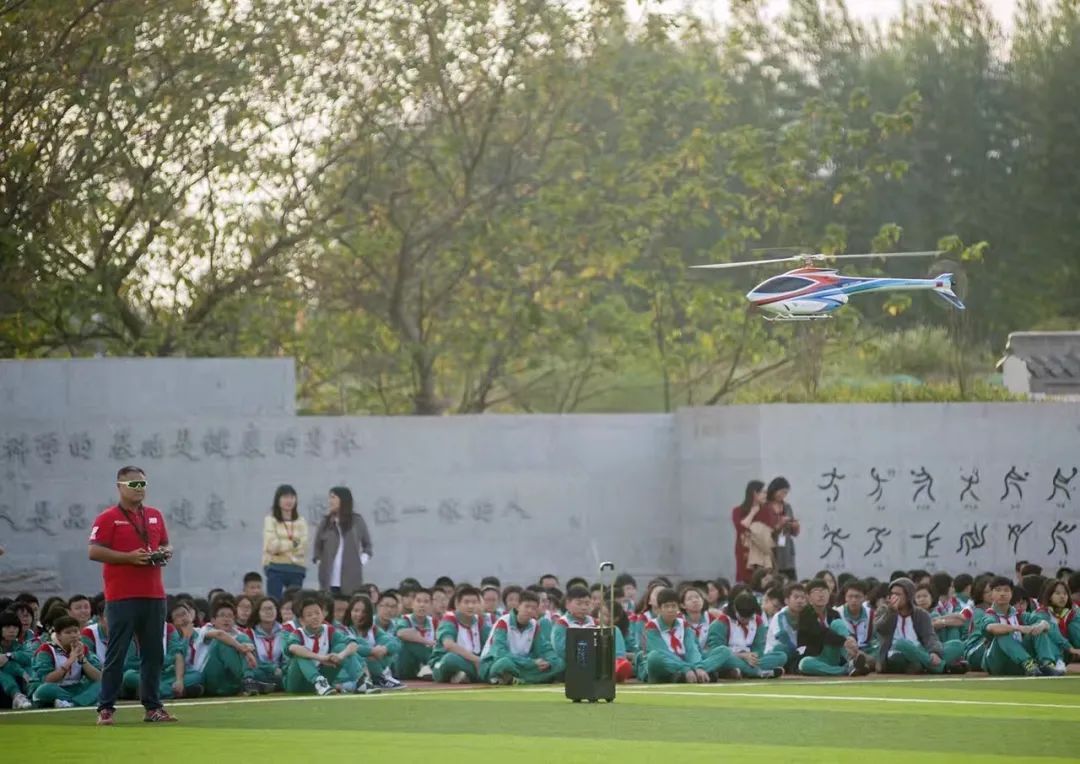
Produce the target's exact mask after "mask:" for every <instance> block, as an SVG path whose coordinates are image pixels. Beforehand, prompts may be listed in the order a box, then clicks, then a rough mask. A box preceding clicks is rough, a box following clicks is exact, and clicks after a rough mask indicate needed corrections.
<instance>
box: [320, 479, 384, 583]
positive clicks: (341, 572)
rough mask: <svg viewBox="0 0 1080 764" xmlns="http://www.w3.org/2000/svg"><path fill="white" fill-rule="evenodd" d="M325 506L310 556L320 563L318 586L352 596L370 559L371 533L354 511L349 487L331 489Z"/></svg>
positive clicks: (362, 580)
mask: <svg viewBox="0 0 1080 764" xmlns="http://www.w3.org/2000/svg"><path fill="white" fill-rule="evenodd" d="M328 507H329V511H328V512H327V513H326V516H325V517H323V519H322V522H321V523H319V530H318V531H316V533H315V549H314V555H313V558H314V561H315V562H316V563H318V565H319V588H320V589H323V590H324V591H325V590H329V591H331V592H333V593H334V594H337V593H339V592H344V593H345V594H347V595H352V594H354V593H356V592H357V590H358V589H360V587H361V586H362V585H363V583H364V566H365V565H367V563H368V560H370V559H371V534H369V533H368V528H367V523H365V522H364V518H362V517H361V516H360V515H358V514H356V513H355V512H353V496H352V492H351V491H350V490H349V489H348V488H345V487H343V486H335V487H334V488H331V489H330V497H329V500H328Z"/></svg>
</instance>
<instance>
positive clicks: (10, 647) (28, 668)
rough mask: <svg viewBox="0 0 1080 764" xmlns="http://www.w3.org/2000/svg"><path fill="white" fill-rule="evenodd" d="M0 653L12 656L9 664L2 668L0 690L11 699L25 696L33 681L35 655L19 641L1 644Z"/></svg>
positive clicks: (0, 671) (0, 669)
mask: <svg viewBox="0 0 1080 764" xmlns="http://www.w3.org/2000/svg"><path fill="white" fill-rule="evenodd" d="M0 653H7V654H9V655H10V656H11V658H10V659H9V660H8V662H7V663H5V664H4V665H3V667H0V690H2V691H3V693H4V694H5V695H7V696H8V697H9V698H14V697H15V696H16V695H25V694H26V693H27V692H28V691H29V686H30V682H31V681H33V674H32V673H31V672H32V670H33V665H34V653H33V652H32V651H31V650H30V648H29V647H28V646H27V645H26V644H25V643H23V642H20V641H18V640H17V639H15V640H12V641H11V642H3V643H0Z"/></svg>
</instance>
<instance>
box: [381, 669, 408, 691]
mask: <svg viewBox="0 0 1080 764" xmlns="http://www.w3.org/2000/svg"><path fill="white" fill-rule="evenodd" d="M375 684H376V685H377V686H378V687H381V688H382V689H384V690H402V689H404V688H405V683H404V682H401V681H398V680H397V679H394V677H393V676H392V675H391V674H390V672H386V673H385V674H383V675H382V676H380V677H379V678H378V679H376V680H375Z"/></svg>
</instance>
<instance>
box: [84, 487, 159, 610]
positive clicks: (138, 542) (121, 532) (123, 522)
mask: <svg viewBox="0 0 1080 764" xmlns="http://www.w3.org/2000/svg"><path fill="white" fill-rule="evenodd" d="M133 522H134V523H136V524H137V527H136V526H133V525H132V523H133ZM140 530H141V531H142V533H140V532H139V531H140ZM144 535H145V536H146V538H147V540H148V541H149V542H150V543H149V546H148V545H147V543H146V541H143V536H144ZM90 543H91V544H100V545H101V546H103V547H107V548H109V549H112V550H113V551H116V552H134V551H135V550H136V549H143V548H147V546H148V548H149V549H150V550H151V551H153V550H154V549H157V548H158V547H162V546H167V545H168V543H169V533H168V531H166V530H165V518H164V517H163V516H162V514H161V513H160V512H159V511H157V510H156V509H154V508H153V507H147V506H142V507H139V508H138V509H136V510H134V511H127V512H125V511H124V510H123V509H121V508H120V506H119V505H113V506H111V507H109V508H108V509H106V510H105V511H104V512H102V513H101V514H100V515H98V516H97V519H96V520H94V527H93V528H91V529H90ZM103 568H104V571H103V575H104V578H105V600H106V601H107V602H113V601H115V600H128V599H134V598H136V597H145V598H147V599H159V600H163V599H165V584H164V582H163V581H162V579H161V568H160V567H157V566H155V565H112V564H110V563H107V562H106V563H104V564H103Z"/></svg>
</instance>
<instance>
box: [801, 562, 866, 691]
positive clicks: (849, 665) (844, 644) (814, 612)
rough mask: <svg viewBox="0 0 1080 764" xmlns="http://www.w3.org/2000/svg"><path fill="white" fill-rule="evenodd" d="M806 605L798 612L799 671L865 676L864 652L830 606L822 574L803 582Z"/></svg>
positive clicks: (829, 674) (809, 673) (827, 589)
mask: <svg viewBox="0 0 1080 764" xmlns="http://www.w3.org/2000/svg"><path fill="white" fill-rule="evenodd" d="M806 589H807V592H806V599H807V602H808V606H807V607H805V608H803V610H802V612H801V613H799V620H798V625H797V627H796V630H797V633H798V645H797V647H798V648H801V649H799V654H800V655H801V656H802V657H801V658H800V659H799V673H800V674H806V675H807V676H843V675H845V674H847V675H848V676H865V675H866V674H869V673H870V668H869V666H868V664H867V660H866V656H865V655H863V654H862V653H861V652H859V643H858V641H857V640H856V639H855V637H853V636H852V635H851V630H850V629H849V628H848V625H847V623H846V622H845V621H844V619H843V618H842V617H841V616H840V614H839V613H838V612H836V611H835V610H833V609H832V608H831V607H829V602H830V601H831V600H832V590H831V589H829V585H828V583H827V582H826V581H825V580H824V579H821V578H815V579H813V580H812V581H810V583H808V584H807V585H806Z"/></svg>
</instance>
